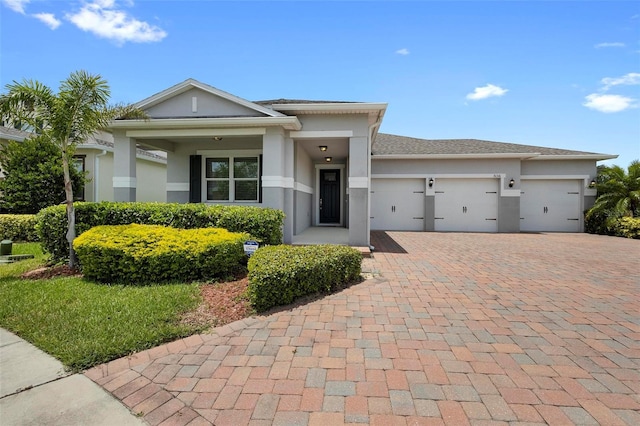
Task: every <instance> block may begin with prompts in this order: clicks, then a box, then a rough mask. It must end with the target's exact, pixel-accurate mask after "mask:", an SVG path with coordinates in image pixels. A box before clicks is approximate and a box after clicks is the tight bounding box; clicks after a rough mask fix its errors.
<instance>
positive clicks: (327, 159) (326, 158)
mask: <svg viewBox="0 0 640 426" xmlns="http://www.w3.org/2000/svg"><path fill="white" fill-rule="evenodd" d="M332 160H333V158H331V157H324V161H325V162H327V163H330V162H331V161H332Z"/></svg>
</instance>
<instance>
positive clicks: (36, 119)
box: [0, 71, 145, 268]
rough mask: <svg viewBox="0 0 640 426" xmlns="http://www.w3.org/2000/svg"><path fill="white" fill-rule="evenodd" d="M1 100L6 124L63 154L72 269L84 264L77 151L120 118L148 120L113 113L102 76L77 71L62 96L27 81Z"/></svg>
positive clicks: (128, 111) (127, 110) (129, 111)
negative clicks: (73, 164)
mask: <svg viewBox="0 0 640 426" xmlns="http://www.w3.org/2000/svg"><path fill="white" fill-rule="evenodd" d="M6 89H7V93H5V94H3V95H1V96H0V114H1V115H2V118H3V120H4V121H8V122H10V123H21V124H23V125H26V126H28V127H29V129H30V130H32V131H33V132H35V133H37V134H39V135H43V136H45V137H46V138H47V139H48V140H50V141H51V142H53V143H55V144H56V145H57V146H58V147H59V148H60V152H61V158H62V171H63V174H64V191H65V203H66V205H67V221H68V226H67V235H66V237H67V241H68V242H69V266H70V267H71V268H75V267H76V266H77V263H78V260H77V257H76V253H75V251H74V250H73V240H74V239H75V236H76V229H75V211H74V208H73V187H72V181H71V172H70V171H69V169H70V168H69V158H70V156H71V155H72V152H73V149H74V147H75V146H76V145H77V144H78V143H81V142H83V141H85V140H87V138H88V137H89V136H91V135H92V134H94V133H95V132H97V131H98V130H100V129H103V128H105V127H107V125H108V124H109V122H110V121H111V120H112V119H115V118H142V117H145V114H144V113H143V112H141V111H139V110H137V109H135V108H132V107H130V106H124V107H123V106H118V107H109V105H108V101H109V96H110V94H111V92H110V90H109V85H108V84H107V82H106V80H104V79H103V78H102V77H101V76H99V75H91V74H89V73H87V72H86V71H76V72H73V73H71V75H69V77H68V78H67V79H66V80H64V81H62V82H61V83H60V88H59V90H58V93H57V94H56V93H54V92H53V91H52V90H51V89H50V88H49V87H47V86H45V85H44V84H42V83H40V82H38V81H34V80H25V81H23V82H22V83H17V82H13V84H8V85H7V86H6Z"/></svg>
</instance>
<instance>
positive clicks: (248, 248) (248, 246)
mask: <svg viewBox="0 0 640 426" xmlns="http://www.w3.org/2000/svg"><path fill="white" fill-rule="evenodd" d="M259 246H260V244H258V242H257V241H245V242H244V254H246V255H247V256H251V255H252V254H253V253H254V252H255V251H256V250H258V247H259Z"/></svg>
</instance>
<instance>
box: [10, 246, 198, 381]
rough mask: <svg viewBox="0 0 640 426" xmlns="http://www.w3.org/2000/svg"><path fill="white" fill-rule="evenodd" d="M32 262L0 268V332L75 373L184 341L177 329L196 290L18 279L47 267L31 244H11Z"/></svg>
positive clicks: (189, 330)
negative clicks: (11, 334)
mask: <svg viewBox="0 0 640 426" xmlns="http://www.w3.org/2000/svg"><path fill="white" fill-rule="evenodd" d="M13 252H14V253H15V254H22V253H32V254H34V255H36V258H35V259H32V260H27V261H22V262H17V263H14V264H9V265H1V266H0V300H2V303H1V304H0V326H2V327H4V328H6V329H8V330H10V331H12V332H14V333H16V334H18V335H19V336H21V337H22V338H24V339H26V340H28V341H29V342H31V343H33V344H34V345H36V346H37V347H39V348H40V349H42V350H44V351H45V352H47V353H49V354H51V355H53V356H54V357H56V358H58V359H59V360H60V361H62V363H63V364H65V365H66V366H67V367H68V368H69V369H71V370H73V371H80V370H83V369H86V368H89V367H92V366H94V365H98V364H101V363H103V362H107V361H110V360H112V359H116V358H119V357H122V356H126V355H128V354H131V353H133V352H136V351H140V350H144V349H148V348H151V347H153V346H157V345H158V344H160V343H163V342H167V341H171V340H174V339H177V338H180V337H184V336H188V335H191V334H193V333H194V332H196V331H198V330H197V328H196V327H195V326H189V325H184V324H181V323H180V317H181V315H182V314H183V313H185V312H188V311H190V310H193V309H195V308H196V307H197V306H198V303H199V300H200V296H199V288H198V285H197V284H167V285H157V286H145V287H134V286H122V285H119V286H108V285H102V284H96V283H92V282H89V281H86V280H84V279H82V278H76V277H71V278H69V277H67V278H54V279H50V280H24V279H21V278H20V274H22V273H23V272H25V271H27V270H30V269H33V268H35V267H37V266H39V265H41V264H43V263H44V261H45V256H44V255H43V254H42V252H41V251H39V246H38V245H37V244H14V250H13Z"/></svg>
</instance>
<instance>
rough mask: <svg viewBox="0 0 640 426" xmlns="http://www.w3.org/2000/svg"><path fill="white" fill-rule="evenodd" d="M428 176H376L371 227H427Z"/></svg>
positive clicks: (383, 229)
mask: <svg viewBox="0 0 640 426" xmlns="http://www.w3.org/2000/svg"><path fill="white" fill-rule="evenodd" d="M424 186H425V181H424V179H372V181H371V229H372V230H382V231H423V230H424V202H425V199H424Z"/></svg>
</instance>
